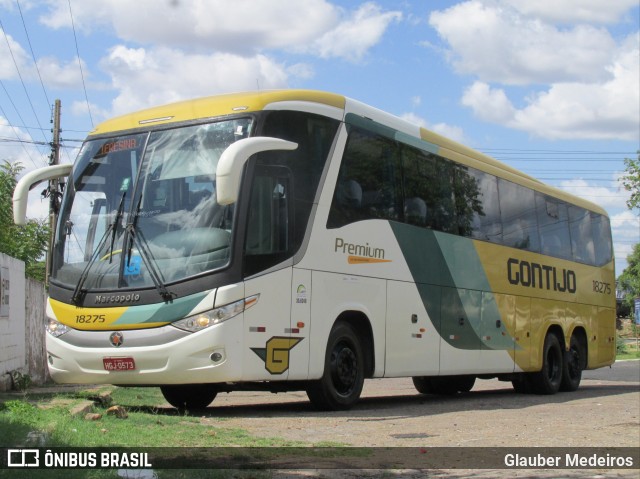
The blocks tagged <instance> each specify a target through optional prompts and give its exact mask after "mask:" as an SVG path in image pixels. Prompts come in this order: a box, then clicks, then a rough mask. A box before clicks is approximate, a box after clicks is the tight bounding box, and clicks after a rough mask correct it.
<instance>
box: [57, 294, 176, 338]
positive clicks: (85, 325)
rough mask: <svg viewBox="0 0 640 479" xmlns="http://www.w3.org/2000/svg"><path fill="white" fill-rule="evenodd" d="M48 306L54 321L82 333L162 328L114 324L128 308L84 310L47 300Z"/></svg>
mask: <svg viewBox="0 0 640 479" xmlns="http://www.w3.org/2000/svg"><path fill="white" fill-rule="evenodd" d="M49 304H50V305H51V309H52V311H53V314H54V316H55V319H57V320H58V321H60V322H61V323H62V324H65V325H67V326H69V327H71V328H74V329H80V330H83V331H109V330H112V329H118V330H126V329H147V328H155V327H159V326H164V325H165V324H168V323H167V322H162V323H133V324H115V323H116V322H117V321H118V320H119V319H120V318H121V317H122V315H123V314H124V313H125V312H126V311H127V310H128V309H129V306H115V307H109V308H84V307H78V306H74V305H71V304H65V303H61V302H60V301H56V300H55V299H49Z"/></svg>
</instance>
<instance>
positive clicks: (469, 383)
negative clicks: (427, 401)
mask: <svg viewBox="0 0 640 479" xmlns="http://www.w3.org/2000/svg"><path fill="white" fill-rule="evenodd" d="M475 382H476V377H475V376H440V377H425V376H416V377H414V378H413V385H414V386H415V388H416V389H417V390H418V392H419V393H422V394H442V395H453V394H457V393H467V392H469V391H471V389H472V388H473V385H474V384H475Z"/></svg>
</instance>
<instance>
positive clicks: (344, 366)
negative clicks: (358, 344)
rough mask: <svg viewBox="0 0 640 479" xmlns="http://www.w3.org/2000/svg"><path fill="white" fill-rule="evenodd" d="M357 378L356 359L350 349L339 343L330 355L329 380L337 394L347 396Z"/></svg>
mask: <svg viewBox="0 0 640 479" xmlns="http://www.w3.org/2000/svg"><path fill="white" fill-rule="evenodd" d="M357 377H358V358H357V356H356V354H355V352H354V351H353V349H352V348H351V347H349V345H348V344H345V343H339V344H338V345H336V347H335V348H334V350H333V352H332V354H331V379H332V381H333V384H334V386H335V389H336V391H337V392H338V393H340V394H341V395H343V396H348V395H349V394H350V393H351V392H352V391H353V388H354V386H355V384H356V381H357Z"/></svg>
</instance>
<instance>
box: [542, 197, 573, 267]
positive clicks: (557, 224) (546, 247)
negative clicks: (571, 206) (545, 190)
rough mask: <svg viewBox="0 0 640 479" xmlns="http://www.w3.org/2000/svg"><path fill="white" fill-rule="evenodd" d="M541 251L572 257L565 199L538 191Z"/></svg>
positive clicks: (566, 257) (567, 257) (552, 254)
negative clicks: (561, 199) (558, 198)
mask: <svg viewBox="0 0 640 479" xmlns="http://www.w3.org/2000/svg"><path fill="white" fill-rule="evenodd" d="M536 211H537V216H538V224H539V230H540V246H541V253H542V254H548V255H551V256H555V257H556V258H563V259H572V258H573V255H572V253H571V238H570V236H569V218H568V214H567V205H566V203H564V202H563V201H560V200H557V199H555V198H551V197H550V196H545V195H543V194H541V193H536Z"/></svg>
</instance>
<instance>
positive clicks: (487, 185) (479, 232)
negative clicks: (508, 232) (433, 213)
mask: <svg viewBox="0 0 640 479" xmlns="http://www.w3.org/2000/svg"><path fill="white" fill-rule="evenodd" d="M468 174H469V175H470V176H471V177H473V178H474V179H475V184H476V187H477V189H478V191H477V195H475V196H474V197H473V198H471V199H470V201H472V202H476V205H475V208H473V218H472V220H471V225H470V226H471V237H472V238H474V239H479V240H484V241H491V242H492V243H502V220H501V219H500V202H499V200H498V179H497V178H496V177H495V176H494V175H490V174H489V173H485V172H484V171H480V170H476V169H474V168H469V171H468ZM467 208H468V206H467ZM462 216H463V217H466V215H462ZM463 231H465V230H463ZM465 232H466V231H465ZM465 236H467V234H465Z"/></svg>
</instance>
